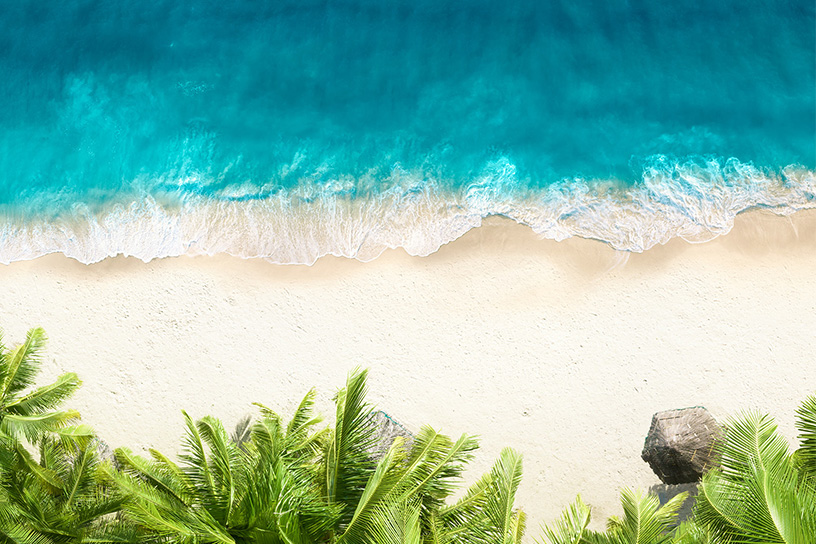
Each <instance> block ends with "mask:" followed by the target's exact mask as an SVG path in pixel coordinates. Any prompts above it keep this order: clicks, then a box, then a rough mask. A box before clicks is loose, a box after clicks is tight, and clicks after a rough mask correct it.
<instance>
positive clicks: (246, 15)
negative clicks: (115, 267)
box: [0, 0, 816, 263]
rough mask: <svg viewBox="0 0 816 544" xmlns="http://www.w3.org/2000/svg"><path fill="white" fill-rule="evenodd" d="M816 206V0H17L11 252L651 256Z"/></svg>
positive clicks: (3, 127) (79, 255)
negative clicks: (513, 241)
mask: <svg viewBox="0 0 816 544" xmlns="http://www.w3.org/2000/svg"><path fill="white" fill-rule="evenodd" d="M814 207H816V8H814V2H813V0H707V1H695V0H688V1H685V0H684V1H679V0H672V1H663V0H505V1H499V0H489V1H488V0H467V1H465V0H462V1H457V0H268V1H264V0H218V1H206V0H201V1H193V0H143V1H140V2H125V1H114V0H107V1H102V0H62V1H52V0H0V262H3V263H9V262H13V261H18V260H23V259H31V258H35V257H38V256H40V255H43V254H47V253H54V252H59V253H63V254H65V255H67V256H70V257H73V258H76V259H78V260H80V261H82V262H86V263H90V262H96V261H99V260H101V259H104V258H106V257H108V256H113V255H118V254H125V255H132V256H135V257H138V258H140V259H143V260H150V259H153V258H159V257H166V256H175V255H182V254H192V255H195V254H219V253H226V254H231V255H236V256H240V257H262V258H266V259H269V260H271V261H274V262H279V263H313V262H314V261H315V260H316V259H318V258H319V257H321V256H323V255H342V256H347V257H354V258H358V259H361V260H370V259H373V258H375V257H376V256H377V255H379V254H380V253H382V251H384V250H385V249H387V248H395V247H402V248H404V249H405V250H406V251H408V252H409V253H411V254H414V255H427V254H430V253H433V252H434V251H436V250H438V249H439V247H440V246H441V245H443V244H445V243H448V242H450V241H452V240H455V239H456V238H458V237H460V236H462V235H463V234H464V233H466V232H467V231H468V230H470V229H472V228H474V227H478V226H479V225H480V224H481V223H482V221H483V220H484V219H485V218H486V217H489V216H493V215H499V216H504V217H508V218H510V219H512V220H515V221H517V222H519V223H522V224H525V225H528V226H529V227H530V228H532V229H533V230H534V231H535V232H536V233H539V234H540V235H541V236H543V237H546V238H552V239H556V240H562V239H565V238H568V237H571V236H581V237H586V238H592V239H597V240H601V241H603V242H606V243H608V244H609V245H611V246H612V247H614V248H616V249H620V250H626V251H645V250H648V249H649V248H650V247H652V246H654V245H656V244H661V243H665V242H667V241H668V240H670V239H672V238H676V237H682V238H684V239H687V240H691V241H705V240H708V239H711V238H713V237H715V236H717V235H720V234H724V233H727V232H728V231H729V230H730V229H731V227H732V226H733V222H734V218H735V216H736V215H737V214H739V213H740V212H743V211H746V210H751V209H757V208H763V209H768V210H771V211H773V212H775V213H779V214H790V213H794V212H796V211H798V210H803V209H807V208H814Z"/></svg>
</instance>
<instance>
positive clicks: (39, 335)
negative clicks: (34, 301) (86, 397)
mask: <svg viewBox="0 0 816 544" xmlns="http://www.w3.org/2000/svg"><path fill="white" fill-rule="evenodd" d="M45 341H46V337H45V332H44V331H43V330H42V329H40V328H36V329H31V330H29V331H28V333H27V334H26V339H25V342H23V343H22V344H20V345H19V346H16V347H14V348H12V349H6V347H5V345H4V344H3V341H2V334H0V434H4V435H6V436H9V437H12V438H14V439H23V438H25V439H27V440H28V441H30V442H32V443H33V442H36V440H37V439H38V438H39V437H40V436H42V435H43V434H44V433H47V432H56V433H59V434H61V435H63V436H65V437H69V438H70V437H74V438H83V437H84V438H86V439H90V438H91V437H92V436H93V432H92V431H91V429H90V428H88V427H86V426H84V425H76V426H69V424H70V423H73V422H75V421H76V420H78V419H79V413H78V412H77V411H75V410H56V408H57V406H59V405H60V404H61V403H62V402H63V401H64V400H65V399H67V398H68V397H70V396H71V395H72V394H73V393H74V392H75V391H76V390H77V389H78V388H79V386H80V385H81V384H82V382H81V381H80V380H79V378H78V377H77V375H76V374H74V373H72V372H69V373H67V374H63V375H62V376H60V377H59V378H57V381H55V382H54V383H52V384H51V385H46V386H43V387H40V388H38V389H35V390H33V391H31V390H29V391H28V392H26V390H27V389H29V388H30V387H31V386H32V385H33V384H34V380H35V378H36V377H37V373H38V372H39V371H40V366H41V359H40V354H41V353H42V350H43V348H44V346H45Z"/></svg>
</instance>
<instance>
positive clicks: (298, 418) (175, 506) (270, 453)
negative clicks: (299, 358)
mask: <svg viewBox="0 0 816 544" xmlns="http://www.w3.org/2000/svg"><path fill="white" fill-rule="evenodd" d="M313 400H314V393H313V392H310V393H309V394H308V395H307V396H306V397H305V398H304V400H303V402H302V403H301V405H300V407H299V408H298V410H297V411H296V413H295V416H294V417H293V418H292V420H291V422H290V423H289V425H288V426H283V425H282V424H281V420H280V418H279V417H278V416H277V414H275V413H274V412H272V411H271V410H269V409H268V408H265V407H262V410H261V411H262V417H261V419H260V421H258V422H257V423H256V424H255V425H254V426H253V427H252V431H251V437H250V440H249V441H247V442H244V443H242V444H241V445H240V446H239V445H238V444H236V443H235V442H234V441H232V440H230V438H229V437H228V435H227V433H226V431H225V430H224V427H223V425H222V424H221V422H220V421H219V420H217V419H215V418H212V417H204V418H202V419H201V420H199V421H197V422H193V420H192V418H190V416H189V415H187V414H186V413H184V418H185V421H186V427H187V432H186V436H185V440H184V453H183V455H182V456H181V459H180V460H181V464H180V465H179V464H176V463H175V462H173V461H171V460H170V459H168V458H167V457H165V456H164V455H162V454H161V453H159V452H157V451H155V450H151V451H150V453H151V457H152V458H151V459H145V458H142V457H140V456H138V455H135V454H133V453H132V452H130V451H129V450H127V449H124V448H120V449H118V450H116V459H117V461H118V462H119V464H120V466H121V472H119V471H110V472H109V474H110V476H111V478H112V479H113V480H114V481H115V482H116V484H117V486H118V488H119V490H120V493H121V495H122V497H123V500H124V504H125V511H126V514H127V517H128V519H129V520H131V521H132V522H134V523H135V524H136V526H137V530H138V535H139V536H138V541H140V542H157V543H158V542H174V543H175V542H178V543H190V544H192V543H195V544H204V543H224V544H227V543H229V544H232V543H284V542H286V543H289V544H301V543H303V544H306V543H311V542H318V541H321V540H322V539H324V538H325V535H327V534H328V532H329V530H330V528H331V527H332V525H333V524H334V521H335V519H336V517H337V515H336V511H337V509H336V508H333V507H332V506H330V505H326V504H324V503H323V501H322V500H321V497H320V495H319V493H318V491H317V488H316V487H315V485H314V483H313V482H314V476H313V474H314V470H313V469H312V468H311V467H310V466H309V465H310V459H311V458H313V457H314V450H315V446H314V442H315V441H316V440H317V439H318V438H319V437H320V433H313V434H310V433H309V432H308V431H309V429H310V428H311V427H312V426H313V425H314V424H315V423H316V421H317V420H316V419H315V418H313V417H311V409H312V405H313Z"/></svg>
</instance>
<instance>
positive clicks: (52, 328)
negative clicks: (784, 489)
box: [0, 212, 816, 535]
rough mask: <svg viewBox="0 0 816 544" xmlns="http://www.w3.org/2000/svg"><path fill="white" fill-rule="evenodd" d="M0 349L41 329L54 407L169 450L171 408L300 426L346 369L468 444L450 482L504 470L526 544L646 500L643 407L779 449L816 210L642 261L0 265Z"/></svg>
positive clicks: (534, 257)
mask: <svg viewBox="0 0 816 544" xmlns="http://www.w3.org/2000/svg"><path fill="white" fill-rule="evenodd" d="M0 285H2V296H0V316H1V317H0V326H2V327H3V328H4V329H5V333H6V341H7V342H10V343H14V342H19V341H21V340H22V338H23V335H24V333H25V330H26V329H27V328H30V327H33V326H42V327H44V328H45V330H46V331H47V333H48V335H49V337H50V344H49V351H48V354H47V363H46V369H45V372H44V374H45V376H43V377H42V378H41V381H42V383H44V382H45V380H46V379H49V378H52V377H54V376H56V375H57V374H59V373H61V372H65V371H76V372H78V373H79V374H80V376H81V377H82V378H83V380H84V382H85V384H84V386H83V388H82V390H81V392H80V393H79V394H78V395H77V396H76V397H75V398H74V399H73V400H72V401H71V402H70V404H69V405H70V406H72V407H76V408H78V409H79V410H80V411H81V412H82V414H83V418H84V420H85V422H87V423H89V424H91V425H93V426H94V427H95V428H96V429H97V431H98V432H99V434H100V435H101V436H102V438H103V439H105V440H106V441H107V442H108V443H109V444H110V445H111V446H113V447H117V446H123V445H128V446H131V447H133V448H135V449H139V448H146V447H150V446H153V447H157V448H159V449H161V450H162V451H165V452H167V453H173V452H176V451H177V449H178V446H179V437H180V436H181V433H182V417H181V414H180V410H181V409H182V408H183V409H186V410H187V411H188V412H189V413H190V414H191V415H192V416H193V417H200V416H203V415H205V414H213V415H216V416H218V417H220V418H222V419H223V420H224V421H225V423H226V424H227V425H228V426H232V425H233V424H234V423H235V422H237V421H238V420H239V419H240V418H241V417H242V416H244V415H246V414H248V413H252V406H251V403H252V402H255V401H257V402H262V403H264V404H267V405H269V406H271V407H275V408H278V409H280V410H281V411H282V412H285V413H290V412H291V410H292V409H294V407H295V406H296V404H297V402H298V401H299V400H300V398H301V397H302V396H303V394H305V393H306V391H307V390H308V389H309V388H310V387H312V386H314V387H317V389H318V391H319V393H320V396H319V401H320V406H321V411H322V412H323V413H324V414H325V415H326V416H327V417H329V418H330V417H332V412H331V409H330V407H331V396H332V394H333V393H334V391H336V389H337V388H338V387H340V386H341V384H342V383H343V381H344V379H345V376H346V374H347V372H348V371H349V370H350V369H351V368H353V367H354V366H356V365H361V366H364V367H368V368H370V369H371V375H370V389H371V394H370V400H371V401H372V402H374V403H375V404H376V405H377V406H378V407H379V408H381V409H383V410H385V411H386V412H387V413H388V414H389V415H391V416H392V417H393V418H395V419H397V420H398V421H400V422H402V423H403V424H405V425H406V426H407V427H408V428H410V429H417V428H418V427H419V426H420V425H422V424H425V423H427V424H430V425H432V426H434V427H436V428H438V429H440V430H442V431H443V432H446V433H449V434H452V435H458V434H460V433H464V432H468V433H478V434H480V436H481V443H482V449H481V450H480V453H479V456H478V458H477V460H476V461H475V462H474V464H473V465H472V468H471V471H470V474H469V477H470V479H475V478H476V477H477V476H478V475H479V474H480V473H481V472H483V471H486V470H488V468H489V466H490V464H491V463H492V461H493V460H494V459H495V457H496V456H497V455H498V453H499V451H500V450H501V448H502V447H504V446H513V447H515V448H518V449H519V450H520V451H521V452H522V453H523V454H524V472H525V478H524V482H523V484H522V488H521V492H520V497H519V500H518V505H519V506H521V507H523V508H524V509H525V510H526V511H527V512H528V514H529V518H528V527H529V529H528V534H530V535H537V534H538V525H539V524H540V523H541V522H543V521H547V520H552V519H554V518H555V517H556V516H558V515H559V513H560V511H561V510H562V508H563V507H564V506H566V505H567V504H568V503H569V502H570V501H571V500H573V498H574V496H575V494H577V493H581V494H582V496H583V498H584V500H585V501H586V502H588V503H590V504H592V505H593V506H594V507H595V510H594V517H595V520H596V524H597V525H600V523H599V522H601V521H603V520H605V518H606V516H608V515H611V514H616V513H619V507H618V498H617V497H618V489H619V488H620V487H621V486H625V485H630V486H636V487H639V488H643V489H645V488H648V487H649V486H650V485H652V484H655V483H657V479H656V477H655V476H654V475H653V474H652V472H651V471H650V469H649V467H648V466H647V465H646V463H644V462H643V461H641V459H640V451H641V448H642V447H643V441H644V438H645V435H646V433H647V431H648V429H649V423H650V420H651V416H652V414H653V413H654V412H656V411H660V410H666V409H670V408H680V407H686V406H694V405H703V406H706V407H707V408H708V409H709V410H711V411H712V413H713V414H714V415H715V416H716V417H718V418H722V417H725V416H727V415H728V414H732V413H735V412H737V411H738V410H740V409H745V408H759V409H761V410H763V411H765V412H769V413H771V414H773V415H774V416H776V417H777V421H778V422H779V424H780V428H781V430H782V432H783V433H784V434H785V435H786V436H788V437H789V438H793V437H794V436H795V429H794V426H793V421H794V409H795V408H796V406H797V405H798V404H799V403H800V402H801V401H802V400H803V399H804V397H805V396H806V395H807V394H809V393H812V392H814V391H815V390H816V357H814V350H815V349H816V348H814V345H816V343H814V331H816V213H811V212H800V213H798V214H796V215H794V216H792V217H790V218H787V217H777V216H771V215H769V214H765V213H751V214H745V215H742V216H740V217H739V218H738V224H737V225H736V227H735V228H734V230H733V231H732V233H731V234H729V235H727V236H724V237H721V238H719V239H717V240H715V241H713V242H709V243H705V244H698V245H691V244H688V243H686V242H683V241H679V240H678V241H674V242H671V243H669V244H668V245H666V246H661V247H658V248H655V249H653V250H650V251H648V252H646V253H645V254H632V255H629V254H624V253H617V252H615V251H613V250H611V249H609V248H608V247H607V246H604V245H602V244H600V243H598V242H594V241H591V240H580V239H574V240H568V241H566V242H554V241H550V240H540V239H538V238H537V237H536V236H535V235H534V234H533V233H532V232H531V231H530V230H529V229H528V228H526V227H523V226H519V225H516V224H514V223H510V222H509V221H506V220H504V221H502V220H492V221H488V222H487V224H486V225H485V226H483V227H481V228H479V229H475V230H474V231H471V232H470V233H468V234H467V235H466V236H464V237H463V238H461V239H459V240H457V241H456V242H454V243H452V244H450V245H448V246H445V247H443V248H442V249H441V250H440V251H439V252H438V253H435V254H434V255H432V256H430V257H427V258H416V257H409V256H407V255H406V254H405V253H404V252H402V251H399V250H394V251H390V252H388V253H386V254H385V255H384V256H382V257H380V258H379V259H377V260H376V261H374V262H371V263H366V264H363V263H359V262H356V261H349V260H344V259H337V258H326V259H322V260H320V261H319V262H318V263H317V264H316V265H314V266H312V267H304V266H288V267H287V266H279V265H272V264H269V263H266V262H263V261H257V260H255V261H253V260H250V261H247V260H239V259H235V258H230V257H195V258H189V257H181V258H173V259H163V260H157V261H153V262H150V263H147V264H145V263H143V262H141V261H138V260H135V259H128V258H124V257H121V258H115V259H108V260H105V261H103V262H101V263H99V264H95V265H91V266H86V265H82V264H79V263H77V262H75V261H71V260H69V259H67V258H65V257H62V256H56V255H54V256H47V257H43V258H40V259H37V260H34V261H29V262H19V263H15V264H12V265H9V266H3V267H0Z"/></svg>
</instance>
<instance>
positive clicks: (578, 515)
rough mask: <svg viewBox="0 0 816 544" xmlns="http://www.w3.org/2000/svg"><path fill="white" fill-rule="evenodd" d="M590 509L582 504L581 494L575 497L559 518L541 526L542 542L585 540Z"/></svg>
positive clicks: (563, 543) (558, 543) (578, 543)
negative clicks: (542, 532)
mask: <svg viewBox="0 0 816 544" xmlns="http://www.w3.org/2000/svg"><path fill="white" fill-rule="evenodd" d="M590 517H591V509H590V507H589V506H587V505H586V504H584V502H583V501H582V500H581V496H580V495H579V496H578V497H576V499H575V502H574V503H572V504H571V505H570V506H569V507H567V509H566V510H564V513H563V514H562V515H561V518H560V519H558V520H557V521H556V522H555V523H554V524H552V525H547V526H544V527H543V531H544V542H545V543H546V544H581V543H583V542H586V541H585V540H584V538H585V536H586V535H587V534H588V532H589V530H588V529H587V527H588V526H589V520H590Z"/></svg>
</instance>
